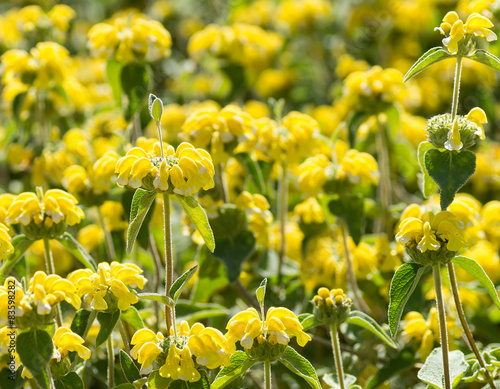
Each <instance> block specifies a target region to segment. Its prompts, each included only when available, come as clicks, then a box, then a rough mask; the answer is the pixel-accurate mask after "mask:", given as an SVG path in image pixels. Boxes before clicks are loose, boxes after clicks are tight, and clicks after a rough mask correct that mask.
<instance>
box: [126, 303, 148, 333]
mask: <svg viewBox="0 0 500 389" xmlns="http://www.w3.org/2000/svg"><path fill="white" fill-rule="evenodd" d="M120 319H121V320H123V321H125V322H126V323H128V324H129V325H130V326H131V327H132V328H133V329H134V331H138V330H140V329H141V328H144V327H145V326H144V322H143V321H142V319H141V316H140V315H139V312H138V311H137V309H136V308H135V307H134V306H133V305H131V306H130V307H129V309H127V310H126V311H122V314H121V316H120Z"/></svg>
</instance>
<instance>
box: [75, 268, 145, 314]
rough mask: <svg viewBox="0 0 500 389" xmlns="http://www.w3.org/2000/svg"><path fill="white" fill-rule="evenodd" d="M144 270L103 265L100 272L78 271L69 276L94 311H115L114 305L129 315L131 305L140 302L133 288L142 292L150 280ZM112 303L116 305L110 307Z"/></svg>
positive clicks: (78, 292)
mask: <svg viewBox="0 0 500 389" xmlns="http://www.w3.org/2000/svg"><path fill="white" fill-rule="evenodd" d="M141 273H142V270H141V269H140V268H139V267H138V266H137V265H134V264H131V263H128V264H125V263H119V262H111V264H109V263H107V262H101V263H100V264H99V265H98V272H97V273H94V272H92V270H89V269H80V270H76V271H74V272H72V273H70V274H69V275H68V280H70V281H72V282H73V283H74V284H75V286H76V290H77V292H76V293H77V294H78V296H80V297H83V299H84V301H85V302H86V303H87V304H89V305H90V308H91V309H95V310H96V311H104V310H107V309H113V308H114V305H115V304H116V307H117V308H118V309H119V310H121V311H125V310H127V309H128V308H129V307H130V304H135V303H136V302H137V301H139V299H138V297H137V295H136V294H134V293H132V292H131V291H130V290H129V287H130V288H139V289H142V288H143V287H144V284H145V283H146V282H147V279H146V278H144V277H143V276H142V275H141ZM110 303H113V304H112V305H111V306H110Z"/></svg>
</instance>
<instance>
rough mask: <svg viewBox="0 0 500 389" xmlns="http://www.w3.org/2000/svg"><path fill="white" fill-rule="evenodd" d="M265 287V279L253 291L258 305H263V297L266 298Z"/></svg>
mask: <svg viewBox="0 0 500 389" xmlns="http://www.w3.org/2000/svg"><path fill="white" fill-rule="evenodd" d="M266 286H267V278H264V279H263V280H262V282H261V283H260V285H259V287H258V288H257V290H256V291H255V295H256V296H257V301H258V302H259V304H260V305H263V304H264V297H266Z"/></svg>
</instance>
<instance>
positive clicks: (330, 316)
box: [312, 287, 352, 324]
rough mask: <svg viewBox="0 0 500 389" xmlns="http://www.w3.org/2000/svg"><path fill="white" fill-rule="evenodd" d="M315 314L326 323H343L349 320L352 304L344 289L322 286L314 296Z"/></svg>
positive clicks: (320, 320)
mask: <svg viewBox="0 0 500 389" xmlns="http://www.w3.org/2000/svg"><path fill="white" fill-rule="evenodd" d="M312 303H313V304H314V316H315V317H316V319H317V320H318V321H319V322H322V323H324V324H333V323H336V324H341V323H343V322H345V321H346V320H347V317H348V315H349V310H350V308H351V305H352V301H351V299H350V298H347V296H346V294H345V293H344V291H343V290H342V289H332V290H329V289H328V288H325V287H321V288H319V289H318V294H317V295H315V296H314V298H313V300H312Z"/></svg>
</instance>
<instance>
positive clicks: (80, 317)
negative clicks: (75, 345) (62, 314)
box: [71, 309, 95, 337]
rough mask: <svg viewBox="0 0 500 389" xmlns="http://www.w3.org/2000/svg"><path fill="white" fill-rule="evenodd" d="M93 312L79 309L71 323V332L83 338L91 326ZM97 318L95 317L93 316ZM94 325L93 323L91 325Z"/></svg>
mask: <svg viewBox="0 0 500 389" xmlns="http://www.w3.org/2000/svg"><path fill="white" fill-rule="evenodd" d="M91 313H92V312H91V311H89V310H87V309H79V310H78V311H76V313H75V317H74V318H73V321H72V322H71V331H73V332H74V333H75V334H78V335H80V336H82V337H83V335H84V334H85V330H86V329H87V327H88V326H89V320H90V316H91ZM93 317H94V318H95V316H93ZM90 325H92V323H90Z"/></svg>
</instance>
